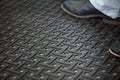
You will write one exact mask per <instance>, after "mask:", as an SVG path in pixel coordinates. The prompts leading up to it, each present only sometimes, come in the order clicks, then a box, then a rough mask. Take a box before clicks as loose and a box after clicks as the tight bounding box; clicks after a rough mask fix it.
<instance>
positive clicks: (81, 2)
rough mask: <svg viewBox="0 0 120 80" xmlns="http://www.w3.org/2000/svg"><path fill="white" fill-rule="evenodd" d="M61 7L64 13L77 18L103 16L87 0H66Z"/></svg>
mask: <svg viewBox="0 0 120 80" xmlns="http://www.w3.org/2000/svg"><path fill="white" fill-rule="evenodd" d="M61 8H62V9H63V11H65V12H66V13H68V14H70V15H72V16H75V17H77V18H92V17H103V16H104V14H102V13H101V12H100V11H98V10H97V9H96V8H95V7H94V6H93V5H92V4H91V3H90V1H89V0H67V1H65V2H63V4H62V5H61Z"/></svg>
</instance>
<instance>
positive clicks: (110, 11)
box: [90, 0, 120, 19]
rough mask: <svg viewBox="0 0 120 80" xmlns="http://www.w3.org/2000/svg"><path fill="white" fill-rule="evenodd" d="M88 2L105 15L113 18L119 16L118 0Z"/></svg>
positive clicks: (119, 1) (119, 2)
mask: <svg viewBox="0 0 120 80" xmlns="http://www.w3.org/2000/svg"><path fill="white" fill-rule="evenodd" d="M90 2H91V4H92V5H93V6H94V7H95V8H96V9H98V10H99V11H100V12H102V13H103V14H105V15H107V16H109V17H111V18H113V19H115V18H118V17H120V0H90Z"/></svg>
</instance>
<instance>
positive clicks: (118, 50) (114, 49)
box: [109, 41, 120, 58]
mask: <svg viewBox="0 0 120 80" xmlns="http://www.w3.org/2000/svg"><path fill="white" fill-rule="evenodd" d="M109 52H110V53H111V54H112V55H114V56H116V57H119V58H120V41H117V42H115V43H114V44H113V45H112V46H111V48H110V49H109Z"/></svg>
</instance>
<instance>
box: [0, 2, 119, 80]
mask: <svg viewBox="0 0 120 80" xmlns="http://www.w3.org/2000/svg"><path fill="white" fill-rule="evenodd" d="M60 4H61V3H60V1H59V0H1V1H0V80H120V59H118V58H115V57H113V56H112V55H110V54H109V52H108V48H109V47H110V46H111V44H114V42H115V41H118V40H120V26H111V25H107V24H104V23H102V21H101V20H100V19H94V18H93V19H77V18H74V17H71V16H69V15H67V14H66V13H65V12H63V11H62V10H61V8H60Z"/></svg>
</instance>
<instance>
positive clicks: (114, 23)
mask: <svg viewBox="0 0 120 80" xmlns="http://www.w3.org/2000/svg"><path fill="white" fill-rule="evenodd" d="M61 8H62V10H63V11H65V12H66V13H67V14H69V15H71V16H74V17H77V18H83V19H84V18H94V17H100V18H103V22H104V23H107V24H111V25H120V21H119V22H116V21H112V20H108V19H105V18H104V17H105V15H101V14H97V15H87V16H79V15H76V14H74V13H71V12H70V11H68V10H67V9H66V8H65V7H64V5H63V4H62V5H61Z"/></svg>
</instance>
